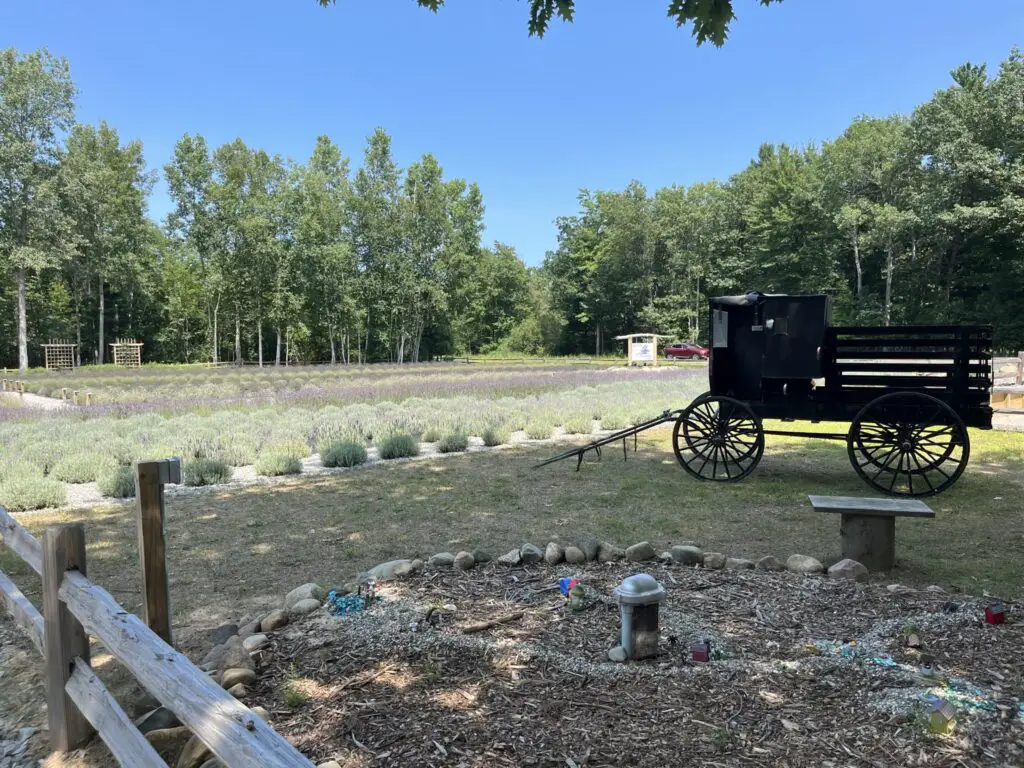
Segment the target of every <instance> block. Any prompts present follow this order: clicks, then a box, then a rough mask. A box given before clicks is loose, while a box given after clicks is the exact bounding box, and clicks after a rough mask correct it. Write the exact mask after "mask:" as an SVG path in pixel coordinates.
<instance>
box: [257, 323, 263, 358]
mask: <svg viewBox="0 0 1024 768" xmlns="http://www.w3.org/2000/svg"><path fill="white" fill-rule="evenodd" d="M256 346H257V347H259V350H260V368H262V367H263V318H260V319H259V320H258V321H257V322H256Z"/></svg>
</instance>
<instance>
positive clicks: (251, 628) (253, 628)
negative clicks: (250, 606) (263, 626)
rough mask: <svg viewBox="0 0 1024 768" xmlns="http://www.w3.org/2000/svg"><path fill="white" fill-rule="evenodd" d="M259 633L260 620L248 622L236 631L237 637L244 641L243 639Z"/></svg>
mask: <svg viewBox="0 0 1024 768" xmlns="http://www.w3.org/2000/svg"><path fill="white" fill-rule="evenodd" d="M259 631H260V620H259V619H256V620H255V621H250V622H249V623H248V624H245V625H244V626H242V627H241V628H239V630H238V636H239V637H240V638H242V639H243V640H245V638H247V637H250V636H252V635H255V634H256V633H257V632H259Z"/></svg>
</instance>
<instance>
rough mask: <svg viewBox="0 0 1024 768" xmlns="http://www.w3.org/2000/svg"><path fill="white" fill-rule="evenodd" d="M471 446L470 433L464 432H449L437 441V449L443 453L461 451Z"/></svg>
mask: <svg viewBox="0 0 1024 768" xmlns="http://www.w3.org/2000/svg"><path fill="white" fill-rule="evenodd" d="M467 448H469V435H466V434H464V433H462V432H449V433H448V434H447V435H444V436H443V437H442V438H441V439H440V440H438V441H437V450H438V451H440V452H441V453H459V452H460V451H464V450H466V449H467Z"/></svg>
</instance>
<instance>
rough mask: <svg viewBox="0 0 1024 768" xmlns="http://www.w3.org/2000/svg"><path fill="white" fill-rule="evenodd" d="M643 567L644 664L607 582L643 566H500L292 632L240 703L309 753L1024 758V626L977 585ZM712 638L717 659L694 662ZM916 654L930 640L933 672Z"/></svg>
mask: <svg viewBox="0 0 1024 768" xmlns="http://www.w3.org/2000/svg"><path fill="white" fill-rule="evenodd" d="M646 567H647V570H649V571H650V572H651V573H652V575H654V576H656V577H657V578H658V579H660V580H661V581H662V583H663V584H664V586H665V588H666V590H667V598H666V601H665V603H664V604H663V605H662V607H661V626H662V640H661V644H660V654H659V655H658V656H657V658H655V659H653V660H650V661H644V662H634V663H629V664H625V665H619V664H614V663H612V662H610V661H608V658H607V651H608V649H609V648H610V647H612V646H613V645H615V644H616V642H617V638H618V632H619V609H618V607H617V606H616V605H615V604H614V601H613V599H612V597H611V594H610V593H611V588H612V587H613V586H614V585H615V584H617V583H618V582H619V580H620V579H621V578H623V577H624V576H626V575H628V574H630V573H635V572H636V571H637V570H638V568H637V566H635V565H633V566H627V565H625V564H619V565H611V566H609V565H601V564H596V563H592V564H589V565H588V566H586V567H585V568H584V569H583V570H573V569H572V567H571V566H565V565H563V566H560V567H558V568H556V569H551V568H536V567H529V568H528V567H523V568H516V569H508V568H504V567H501V566H496V565H490V566H488V567H487V568H485V569H483V570H482V571H480V570H478V571H473V572H469V573H461V572H456V571H451V570H448V571H445V572H436V573H433V574H430V573H428V574H427V575H425V576H423V577H422V578H417V579H414V580H412V581H410V582H404V583H400V584H392V585H388V586H386V587H385V588H384V590H383V594H382V598H381V600H380V601H379V602H378V603H376V604H374V605H373V606H371V607H370V608H369V609H368V610H367V611H366V612H364V613H361V614H355V615H348V616H343V617H339V616H334V615H332V614H330V613H328V612H327V611H322V612H321V613H320V614H317V615H314V616H313V617H310V618H309V619H308V620H306V621H305V622H304V623H303V624H301V625H299V626H293V627H291V628H289V629H286V630H285V631H284V632H283V633H281V634H280V635H279V636H278V637H277V638H276V639H275V642H274V644H273V646H272V648H271V650H270V651H269V652H268V653H267V655H266V656H265V658H264V659H263V660H262V664H263V667H264V672H263V674H262V676H261V683H260V686H259V688H258V689H257V690H256V691H254V694H253V696H252V700H253V701H255V702H258V703H260V704H262V705H264V706H266V707H267V708H268V709H269V710H271V712H272V713H273V714H274V723H275V727H276V728H277V729H278V730H279V731H281V732H282V733H285V734H287V735H289V736H290V737H293V738H294V739H295V743H296V744H297V745H298V746H299V747H300V749H303V751H305V752H306V753H307V754H309V755H310V756H311V757H312V758H313V759H314V760H325V759H335V760H337V761H338V762H339V763H340V764H341V765H343V766H347V767H348V768H356V767H362V766H399V765H422V766H428V765H436V766H442V765H446V766H484V765H486V766H505V765H507V766H519V765H536V766H588V767H591V768H598V767H599V766H609V767H610V766H625V765H629V766H650V767H651V768H654V767H655V766H666V765H687V764H693V765H707V766H742V765H759V766H789V767H794V768H795V767H796V766H808V767H810V766H815V767H820V766H853V765H871V766H897V765H899V766H911V765H915V766H916V765H922V766H923V765H928V766H951V767H952V766H970V767H972V768H973V766H1004V765H1005V766H1008V765H1020V764H1022V763H1024V705H1022V704H1021V701H1022V700H1024V678H1022V667H1021V665H1020V663H1019V648H1020V646H1021V643H1022V642H1024V625H1022V624H1020V623H1012V624H1005V625H1002V626H989V625H987V624H985V623H984V622H983V621H982V620H981V613H982V611H983V607H984V601H982V600H978V599H974V598H966V599H965V598H956V599H955V600H951V599H950V597H949V596H948V595H946V594H940V593H936V592H930V591H911V592H907V593H900V594H894V593H891V592H889V591H888V590H887V589H886V588H885V586H883V585H871V586H867V585H861V584H856V583H852V582H835V581H829V580H828V579H825V578H822V577H804V576H799V575H794V574H789V573H762V572H735V571H708V570H704V569H694V568H683V567H671V568H665V567H662V566H660V565H658V564H647V565H646ZM570 574H573V575H576V576H578V577H580V578H581V579H582V580H583V581H584V583H585V584H587V586H588V594H589V601H588V607H587V608H586V609H585V610H583V611H581V612H578V613H573V612H569V611H567V610H566V609H565V608H564V602H565V601H564V599H563V598H562V596H561V594H560V592H559V590H558V587H557V581H556V579H557V578H558V577H559V576H563V575H570ZM519 612H522V616H521V617H518V618H515V619H514V620H512V621H510V622H508V623H506V624H502V625H500V626H497V627H494V628H491V629H487V630H485V631H481V632H474V633H471V634H464V630H465V628H467V627H470V626H472V625H473V624H475V623H477V622H480V621H486V620H490V619H494V618H496V617H507V616H517V615H518V614H519ZM428 613H429V618H427V615H428ZM906 633H913V634H916V635H918V637H919V639H920V641H921V644H922V646H923V648H922V649H920V650H917V649H912V648H908V647H907V639H906V636H905V635H906ZM705 638H706V639H710V640H711V641H712V646H713V648H715V649H716V654H720V658H719V659H718V660H714V661H712V662H711V663H709V664H696V663H693V662H692V661H691V660H690V647H691V643H693V642H696V641H699V640H701V639H705ZM815 641H816V642H817V645H814V643H815ZM844 644H846V645H844ZM921 653H928V654H932V655H933V656H934V657H935V661H934V662H933V664H934V671H933V673H932V676H930V677H928V676H924V675H923V673H922V671H921V664H922V657H921ZM929 692H933V693H937V694H940V695H943V696H946V697H949V698H951V699H954V700H956V701H959V702H960V703H961V706H959V707H958V714H957V720H956V724H955V727H954V729H953V731H952V732H951V733H950V734H943V735H937V734H932V733H929V731H928V726H927V715H926V714H925V713H926V704H925V702H924V700H923V697H924V696H925V695H926V694H928V693H929ZM958 696H959V697H961V698H957V697H958Z"/></svg>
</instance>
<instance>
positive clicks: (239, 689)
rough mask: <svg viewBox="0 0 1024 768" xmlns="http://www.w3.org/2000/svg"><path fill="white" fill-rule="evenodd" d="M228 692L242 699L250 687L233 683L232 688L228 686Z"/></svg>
mask: <svg viewBox="0 0 1024 768" xmlns="http://www.w3.org/2000/svg"><path fill="white" fill-rule="evenodd" d="M227 692H228V693H230V694H231V695H232V696H234V697H235V698H236V699H240V698H242V697H243V696H245V694H247V693H248V692H249V689H248V688H246V687H245V686H244V685H242V684H241V683H237V684H236V685H232V686H231V687H230V688H228V689H227Z"/></svg>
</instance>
